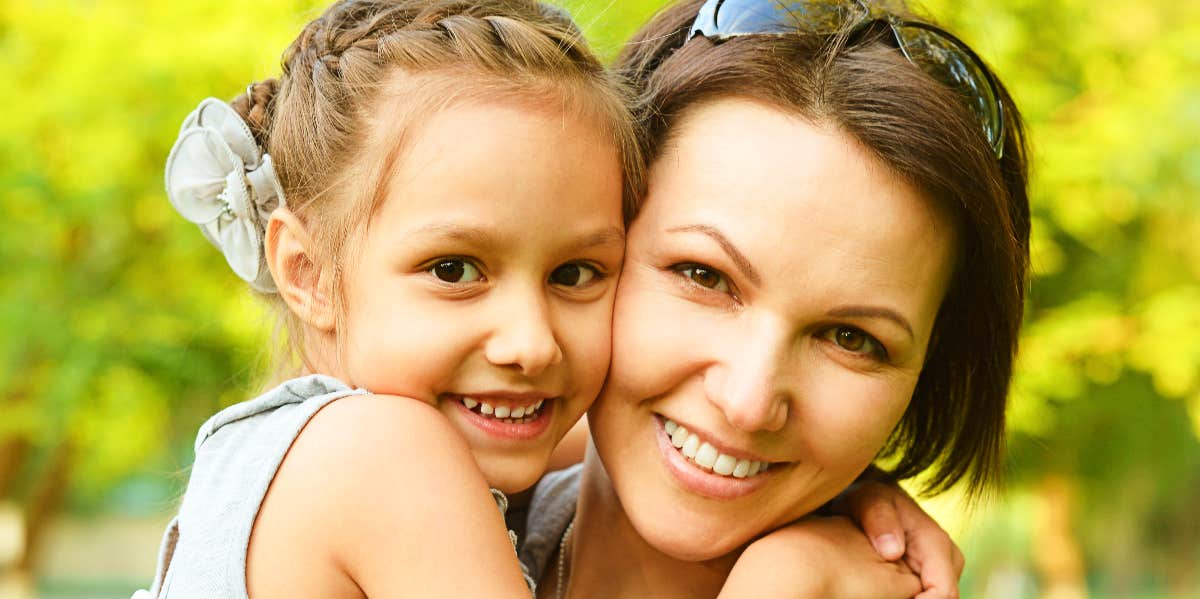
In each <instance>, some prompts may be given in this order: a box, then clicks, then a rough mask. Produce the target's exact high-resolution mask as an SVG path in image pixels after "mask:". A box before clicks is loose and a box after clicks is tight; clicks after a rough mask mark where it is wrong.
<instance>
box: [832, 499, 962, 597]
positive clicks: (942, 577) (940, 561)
mask: <svg viewBox="0 0 1200 599" xmlns="http://www.w3.org/2000/svg"><path fill="white" fill-rule="evenodd" d="M832 507H833V511H834V512H835V513H838V514H841V515H845V516H849V517H850V518H852V519H853V520H854V521H855V522H858V524H859V525H860V526H862V528H863V530H864V531H865V532H866V533H867V537H868V538H870V539H871V544H872V545H874V546H875V550H876V551H877V552H878V553H879V556H880V557H882V558H883V559H886V560H893V561H894V560H899V559H901V558H903V560H904V563H905V564H907V565H908V566H909V567H910V568H912V570H913V572H915V573H916V574H917V575H918V576H920V578H921V594H919V595H917V597H916V599H957V598H958V578H959V577H960V576H962V570H963V563H964V560H963V554H962V551H960V550H959V549H958V546H957V545H955V544H954V541H953V540H951V538H950V535H948V534H946V531H944V530H942V527H941V526H938V523H937V522H936V521H934V519H933V518H930V517H929V514H926V513H925V511H924V510H922V509H921V506H919V505H917V502H916V501H913V498H912V497H909V496H908V494H907V493H905V492H904V490H903V489H901V488H900V487H898V486H896V485H894V484H889V483H884V482H879V481H873V480H868V481H863V482H859V483H855V484H854V485H852V486H851V487H850V489H848V490H847V491H846V492H845V493H843V494H842V496H840V497H839V498H838V499H837V500H836V501H834V502H833V505H832Z"/></svg>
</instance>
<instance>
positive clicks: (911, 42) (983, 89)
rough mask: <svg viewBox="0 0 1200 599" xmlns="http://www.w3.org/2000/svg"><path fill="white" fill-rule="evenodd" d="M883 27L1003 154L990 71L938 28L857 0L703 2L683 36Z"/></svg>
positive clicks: (995, 90) (850, 31) (999, 114)
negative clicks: (955, 98)
mask: <svg viewBox="0 0 1200 599" xmlns="http://www.w3.org/2000/svg"><path fill="white" fill-rule="evenodd" d="M878 26H886V27H887V28H889V29H890V31H891V34H892V42H893V43H894V44H895V46H896V47H897V48H898V49H899V50H900V52H901V54H903V55H904V57H905V58H907V59H908V61H909V62H911V63H912V64H914V65H916V66H917V68H919V69H921V70H922V71H924V72H925V73H927V74H928V75H930V76H932V77H933V78H934V79H936V80H937V81H939V82H941V83H942V84H944V85H946V86H949V87H950V88H951V89H953V90H955V91H957V92H958V93H959V94H960V95H962V96H963V99H964V102H965V103H966V105H967V107H968V108H969V109H970V110H971V114H973V115H974V116H975V118H976V119H977V120H978V121H979V123H980V125H981V126H982V127H983V133H984V135H985V136H986V137H987V140H988V144H989V145H991V147H992V151H994V152H995V153H996V157H997V158H1000V157H1003V155H1004V107H1003V105H1002V104H1001V102H1000V94H999V92H998V88H997V85H996V82H995V80H994V79H993V78H992V75H991V72H990V71H988V69H987V68H986V67H985V66H984V65H983V61H982V60H980V59H979V55H977V54H975V52H974V51H973V50H971V48H970V47H969V46H967V45H966V44H965V43H963V41H962V40H960V39H958V38H957V37H955V36H954V35H952V34H951V33H950V32H948V31H946V30H944V29H941V28H940V27H937V26H934V25H930V24H928V23H922V22H919V21H910V20H907V19H903V18H901V17H898V16H896V15H893V14H889V13H887V12H885V11H883V10H881V9H876V10H872V9H871V8H870V7H868V5H867V4H866V3H865V2H863V0H708V1H707V2H705V3H704V5H703V6H701V7H700V12H699V13H697V15H696V21H695V22H694V23H693V24H692V29H691V31H689V32H688V37H687V39H688V40H691V39H692V38H694V37H696V36H698V35H702V36H704V37H706V38H708V39H709V40H711V41H713V42H722V41H724V40H727V39H729V38H733V37H738V36H743V35H786V34H789V33H795V32H797V31H805V32H810V33H816V34H823V35H831V34H835V33H838V32H841V31H847V32H848V34H849V35H850V36H854V35H855V34H857V33H859V32H861V31H863V30H866V29H867V28H869V27H878Z"/></svg>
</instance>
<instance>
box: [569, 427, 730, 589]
mask: <svg viewBox="0 0 1200 599" xmlns="http://www.w3.org/2000/svg"><path fill="white" fill-rule="evenodd" d="M576 509H577V511H576V519H575V527H574V531H573V532H572V533H571V535H572V537H574V538H573V539H571V540H570V549H568V556H567V557H568V562H569V565H570V567H569V572H570V574H569V576H568V579H567V580H568V582H569V586H568V588H569V589H570V592H569V593H568V595H569V596H571V597H656V598H664V599H670V598H674V597H679V598H681V599H682V598H685V597H686V598H688V599H691V598H694V597H716V596H717V593H719V592H720V590H721V586H722V585H723V584H724V582H725V578H726V577H727V576H728V574H729V570H730V569H731V568H732V567H733V563H734V561H736V559H737V556H736V555H731V556H726V557H723V558H720V559H716V560H710V561H706V562H684V561H679V560H677V559H675V558H673V557H671V556H669V555H667V554H665V553H662V552H661V551H658V550H657V549H655V548H654V547H652V546H650V545H649V544H648V543H647V542H646V541H645V540H644V539H642V537H641V536H639V535H638V533H637V530H636V529H634V527H633V524H632V523H631V522H630V521H629V518H628V516H627V515H626V514H625V510H624V508H623V507H622V505H621V502H620V500H619V499H618V498H617V494H616V491H615V490H614V489H613V486H612V481H611V480H610V479H609V478H608V473H607V472H605V470H604V466H603V465H602V464H601V463H600V458H599V456H598V455H597V454H596V449H595V447H594V446H592V444H591V443H589V444H588V450H587V457H586V458H585V459H584V462H583V476H582V480H581V482H580V488H579V501H578V503H577V504H576Z"/></svg>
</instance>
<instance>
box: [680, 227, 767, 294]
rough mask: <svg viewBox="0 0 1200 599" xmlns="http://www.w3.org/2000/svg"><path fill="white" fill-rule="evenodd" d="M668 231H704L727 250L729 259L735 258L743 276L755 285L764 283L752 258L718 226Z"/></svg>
mask: <svg viewBox="0 0 1200 599" xmlns="http://www.w3.org/2000/svg"><path fill="white" fill-rule="evenodd" d="M667 232H668V233H703V234H705V235H708V236H709V237H711V238H712V239H713V241H716V242H717V244H718V245H720V246H721V249H723V250H725V253H726V254H728V255H729V259H730V260H733V263H734V264H735V265H736V266H737V267H738V270H740V271H742V275H743V276H745V277H746V278H747V279H749V280H750V282H751V283H754V284H755V285H762V277H761V276H759V274H758V271H757V270H754V265H753V264H750V260H748V259H747V258H746V255H745V254H743V253H742V252H741V251H739V250H738V249H737V246H735V245H733V242H732V241H729V238H728V237H725V235H724V234H722V233H721V231H720V230H718V229H717V228H716V227H713V226H711V225H682V226H679V227H672V228H670V229H667Z"/></svg>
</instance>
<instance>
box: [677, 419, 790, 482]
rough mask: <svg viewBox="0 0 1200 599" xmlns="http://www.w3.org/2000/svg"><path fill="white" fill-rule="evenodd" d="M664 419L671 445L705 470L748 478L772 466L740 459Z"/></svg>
mask: <svg viewBox="0 0 1200 599" xmlns="http://www.w3.org/2000/svg"><path fill="white" fill-rule="evenodd" d="M664 420H666V422H665V424H664V426H665V428H666V430H667V435H669V436H670V437H671V445H674V446H675V449H678V450H679V453H681V454H683V457H685V458H687V459H688V460H689V461H691V462H692V463H694V464H696V465H697V466H700V467H701V468H704V469H705V470H712V471H713V472H715V473H717V474H720V475H722V476H733V477H734V478H748V477H751V476H754V475H755V474H758V473H760V472H762V471H763V470H766V469H767V468H769V467H770V464H768V463H766V462H759V461H755V460H739V459H737V458H735V457H733V456H731V455H726V454H723V453H721V452H719V451H717V448H715V447H713V446H712V445H709V444H708V442H707V441H701V440H700V437H698V436H696V433H692V432H688V429H686V428H684V427H682V426H680V425H679V424H678V423H676V422H675V421H673V420H671V419H669V418H668V419H664Z"/></svg>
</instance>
